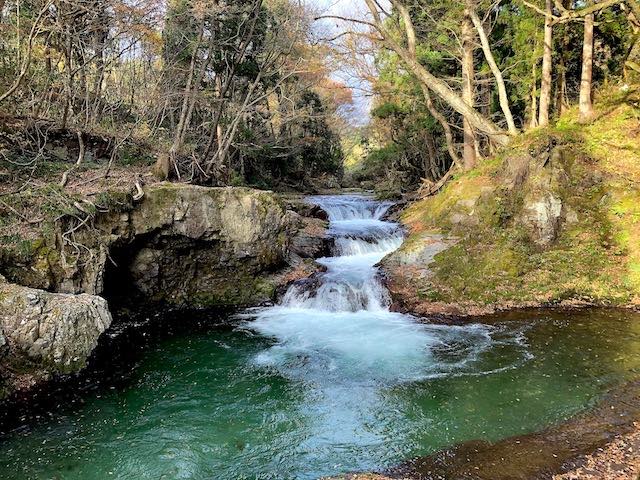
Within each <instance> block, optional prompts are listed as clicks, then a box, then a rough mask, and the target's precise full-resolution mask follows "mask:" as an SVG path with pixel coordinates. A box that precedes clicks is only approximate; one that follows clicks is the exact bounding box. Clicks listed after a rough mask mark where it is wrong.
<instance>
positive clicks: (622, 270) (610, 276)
mask: <svg viewBox="0 0 640 480" xmlns="http://www.w3.org/2000/svg"><path fill="white" fill-rule="evenodd" d="M639 106H640V103H639V96H638V93H637V92H636V93H633V92H632V93H629V92H626V93H624V94H622V93H621V94H619V96H618V97H617V98H610V99H607V100H606V101H603V102H602V103H601V104H600V105H599V116H598V118H597V120H596V121H595V122H594V123H593V124H591V125H587V126H582V125H578V124H577V123H576V122H575V121H573V120H572V119H573V118H575V117H576V115H575V112H569V113H568V114H567V115H566V116H565V117H563V118H562V119H560V121H559V122H558V123H557V125H556V126H555V127H553V128H549V129H539V130H536V131H533V132H530V133H528V134H526V135H523V136H522V137H520V138H518V139H517V140H516V141H514V143H513V145H512V146H510V147H509V149H507V150H505V151H503V152H501V153H500V154H498V155H497V156H496V157H494V158H492V159H489V160H487V161H485V162H483V163H482V165H481V166H480V167H479V168H477V169H476V170H474V171H471V172H468V173H465V174H461V175H458V176H457V177H456V178H455V179H454V180H453V181H451V182H449V184H448V185H447V186H446V187H445V188H444V189H443V190H442V191H441V192H440V193H439V194H438V195H435V196H433V197H429V198H426V199H423V200H420V201H418V202H416V203H414V204H412V205H411V206H410V207H409V208H408V209H406V210H405V211H404V213H403V214H402V221H403V223H404V224H405V225H406V226H407V227H408V230H409V236H408V239H407V242H406V243H405V245H404V246H403V247H402V248H401V249H400V250H399V251H398V252H397V253H395V254H393V255H392V256H390V257H389V258H387V259H386V260H385V261H384V267H385V269H386V272H387V276H388V279H389V286H390V288H391V290H392V293H393V294H394V297H395V299H396V300H397V303H398V305H399V306H401V307H402V308H407V309H410V310H414V311H417V312H419V313H433V312H444V313H463V314H464V313H470V314H474V313H484V312H487V311H491V310H494V309H496V308H509V307H513V306H527V305H539V304H546V303H560V302H569V303H581V302H586V303H597V304H604V305H615V306H629V305H638V304H639V303H640V108H639ZM434 232H436V233H444V234H445V235H446V237H445V241H444V242H443V241H442V240H441V239H440V238H439V237H434V236H433V233H434ZM447 237H448V240H446V238H447ZM437 250H441V251H440V252H439V253H437V254H435V256H434V255H433V253H436V251H437ZM425 251H427V252H431V253H432V254H431V255H429V254H427V255H425V254H424V253H423V252H425Z"/></svg>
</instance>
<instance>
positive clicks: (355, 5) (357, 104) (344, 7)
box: [305, 0, 371, 126]
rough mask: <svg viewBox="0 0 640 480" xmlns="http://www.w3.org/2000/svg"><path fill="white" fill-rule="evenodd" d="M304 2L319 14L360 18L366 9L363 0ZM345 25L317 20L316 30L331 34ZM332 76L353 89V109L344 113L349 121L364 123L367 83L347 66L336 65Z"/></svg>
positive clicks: (367, 106)
mask: <svg viewBox="0 0 640 480" xmlns="http://www.w3.org/2000/svg"><path fill="white" fill-rule="evenodd" d="M305 3H306V4H307V5H309V6H311V7H312V8H314V9H315V10H317V11H318V14H319V15H340V16H345V17H354V18H358V17H360V18H362V14H363V12H364V11H366V5H365V3H364V1H363V0H305ZM346 27H347V25H342V24H341V22H340V21H336V20H318V30H319V31H323V32H324V31H327V29H328V30H330V31H331V32H332V34H333V35H336V34H338V33H341V32H342V31H344V30H345V29H346ZM332 77H333V78H334V79H335V80H337V81H340V82H342V83H344V84H346V85H347V86H349V87H351V88H352V90H353V103H354V105H353V109H352V111H350V112H348V114H347V115H346V116H347V117H348V120H349V121H350V123H351V124H352V125H354V126H362V125H366V124H367V123H368V122H369V120H370V116H369V111H370V110H371V96H370V95H369V90H370V88H369V84H368V83H367V82H366V81H364V80H362V79H361V78H359V77H358V76H357V74H356V73H354V72H353V71H352V70H351V69H349V68H348V67H347V66H342V67H338V69H336V70H335V71H334V72H333V74H332Z"/></svg>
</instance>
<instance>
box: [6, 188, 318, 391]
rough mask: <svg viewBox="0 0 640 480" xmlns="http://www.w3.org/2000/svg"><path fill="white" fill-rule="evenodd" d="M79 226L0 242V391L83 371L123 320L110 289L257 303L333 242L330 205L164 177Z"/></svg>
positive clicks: (188, 302)
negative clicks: (17, 252)
mask: <svg viewBox="0 0 640 480" xmlns="http://www.w3.org/2000/svg"><path fill="white" fill-rule="evenodd" d="M77 225H78V224H77V223H75V224H74V223H73V222H71V223H67V222H65V221H59V222H57V223H56V224H55V228H54V229H53V230H54V231H53V232H51V231H49V230H47V229H43V231H42V238H40V239H38V240H37V241H36V242H34V243H33V245H31V250H30V251H29V252H28V253H26V254H24V255H23V257H21V258H16V257H11V256H10V255H11V252H9V253H7V252H6V251H3V250H0V267H1V268H0V273H5V274H6V277H7V279H8V280H7V279H5V278H4V277H2V276H0V398H1V397H3V396H5V395H6V394H7V393H10V392H12V391H15V390H21V389H28V388H29V387H31V386H33V385H35V384H37V383H38V382H39V381H40V380H42V379H46V378H48V377H50V376H51V375H52V374H68V373H73V372H77V371H78V370H80V369H82V368H83V367H84V366H85V365H86V363H87V360H88V358H89V357H90V355H91V353H92V351H93V350H94V349H95V347H96V345H97V342H98V338H99V337H100V335H101V334H102V333H103V332H104V331H105V330H106V329H107V328H108V327H109V325H110V323H111V314H110V312H109V309H108V306H107V301H106V300H105V299H104V298H103V297H106V298H109V299H110V300H111V299H114V300H122V299H123V298H127V297H130V298H133V299H137V300H139V301H141V302H144V303H147V302H152V301H158V302H163V303H168V304H172V305H174V306H177V307H188V308H193V307H215V306H230V307H240V306H248V305H256V304H259V303H262V302H266V301H273V300H274V299H275V298H276V296H277V293H278V292H279V291H280V292H281V291H283V289H284V288H285V285H286V284H288V283H290V282H293V281H295V280H297V279H299V278H300V277H303V276H304V277H306V276H308V275H311V274H312V273H314V272H315V271H317V270H318V268H319V265H318V264H316V263H315V262H314V261H313V259H314V258H317V257H319V256H323V255H327V254H328V253H329V249H330V242H329V240H328V237H327V235H326V229H327V221H326V213H325V212H323V211H322V210H320V209H318V208H317V207H314V206H312V205H309V204H307V203H305V202H304V201H301V200H300V199H299V198H298V199H296V200H295V202H294V204H292V203H291V202H289V203H285V202H283V201H282V200H281V199H280V197H279V196H278V195H276V194H274V193H272V192H265V191H259V190H253V189H249V188H231V187H226V188H207V187H198V186H193V185H185V184H170V183H160V184H156V185H153V186H149V187H148V188H146V189H145V194H144V197H143V198H142V199H141V200H140V201H137V202H136V201H134V200H133V198H132V197H131V196H130V195H128V196H123V197H118V198H115V199H112V203H111V208H109V210H108V211H107V212H102V213H100V212H98V213H96V214H95V215H93V216H91V217H90V221H86V222H85V223H84V224H82V225H80V226H79V227H78V228H75V226H77ZM62 245H64V248H62ZM21 285H24V286H21Z"/></svg>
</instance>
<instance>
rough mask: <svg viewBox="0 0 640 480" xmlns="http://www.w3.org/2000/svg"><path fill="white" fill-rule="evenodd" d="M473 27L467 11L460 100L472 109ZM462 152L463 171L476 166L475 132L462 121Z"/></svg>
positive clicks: (473, 73)
mask: <svg viewBox="0 0 640 480" xmlns="http://www.w3.org/2000/svg"><path fill="white" fill-rule="evenodd" d="M473 37H474V35H473V25H472V23H471V15H470V12H469V9H468V8H466V9H465V11H464V18H463V20H462V98H463V99H464V101H465V103H466V104H467V105H469V106H470V107H472V108H473V106H474V103H475V102H474V78H475V71H474V68H473V49H474V38H473ZM463 137H464V141H463V143H464V151H463V154H462V163H463V165H464V169H465V170H471V169H472V168H473V167H475V166H476V160H477V157H476V144H475V131H474V128H473V125H472V124H471V122H470V121H469V120H468V119H467V117H464V119H463Z"/></svg>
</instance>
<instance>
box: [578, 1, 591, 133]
mask: <svg viewBox="0 0 640 480" xmlns="http://www.w3.org/2000/svg"><path fill="white" fill-rule="evenodd" d="M592 80H593V13H590V14H588V15H586V16H585V17H584V39H583V43H582V74H581V77H580V100H579V115H578V120H579V121H580V122H581V123H588V122H590V121H591V120H592V119H593V116H594V111H593V101H592V99H591V91H592V88H593V86H592Z"/></svg>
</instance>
